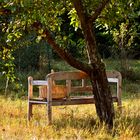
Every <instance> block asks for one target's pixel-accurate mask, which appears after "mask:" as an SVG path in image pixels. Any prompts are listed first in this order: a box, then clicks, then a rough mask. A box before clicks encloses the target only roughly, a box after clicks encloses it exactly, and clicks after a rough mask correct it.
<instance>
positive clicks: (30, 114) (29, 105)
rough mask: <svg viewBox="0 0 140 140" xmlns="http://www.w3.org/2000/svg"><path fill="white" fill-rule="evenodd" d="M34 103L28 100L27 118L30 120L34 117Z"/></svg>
mask: <svg viewBox="0 0 140 140" xmlns="http://www.w3.org/2000/svg"><path fill="white" fill-rule="evenodd" d="M32 106H33V105H32V103H30V102H29V101H28V113H27V120H28V121H30V118H31V117H32Z"/></svg>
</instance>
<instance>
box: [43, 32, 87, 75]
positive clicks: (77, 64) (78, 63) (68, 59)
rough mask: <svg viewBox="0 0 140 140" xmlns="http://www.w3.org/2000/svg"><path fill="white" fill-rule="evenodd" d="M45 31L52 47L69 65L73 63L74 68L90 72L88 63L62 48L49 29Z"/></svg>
mask: <svg viewBox="0 0 140 140" xmlns="http://www.w3.org/2000/svg"><path fill="white" fill-rule="evenodd" d="M44 33H45V35H46V39H47V42H48V43H49V44H50V45H51V47H52V48H53V49H54V50H55V51H56V52H57V54H58V55H59V56H60V57H61V58H62V59H64V60H65V61H66V62H67V63H68V64H69V65H71V66H72V67H74V68H77V69H79V70H82V71H84V72H86V73H88V72H89V70H90V66H89V65H88V64H86V63H83V62H81V61H78V60H77V59H75V58H74V57H73V56H72V55H71V54H70V53H68V52H66V51H64V49H62V48H61V47H60V46H59V45H58V44H56V42H55V40H54V39H53V38H52V35H51V34H50V32H49V31H48V30H47V29H46V30H45V32H44Z"/></svg>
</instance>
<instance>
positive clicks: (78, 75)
mask: <svg viewBox="0 0 140 140" xmlns="http://www.w3.org/2000/svg"><path fill="white" fill-rule="evenodd" d="M49 77H51V78H52V79H53V80H78V79H85V78H87V77H88V75H87V74H86V73H84V72H82V71H79V72H78V71H76V72H66V71H65V72H54V73H50V74H48V75H47V78H49Z"/></svg>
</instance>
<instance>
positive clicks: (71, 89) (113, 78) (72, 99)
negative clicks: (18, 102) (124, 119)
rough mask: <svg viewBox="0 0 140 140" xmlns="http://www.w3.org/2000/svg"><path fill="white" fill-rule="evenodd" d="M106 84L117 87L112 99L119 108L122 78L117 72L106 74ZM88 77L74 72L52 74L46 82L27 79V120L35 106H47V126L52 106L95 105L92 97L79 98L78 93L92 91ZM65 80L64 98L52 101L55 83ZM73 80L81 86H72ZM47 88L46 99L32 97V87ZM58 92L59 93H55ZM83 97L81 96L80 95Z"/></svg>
mask: <svg viewBox="0 0 140 140" xmlns="http://www.w3.org/2000/svg"><path fill="white" fill-rule="evenodd" d="M107 76H108V82H109V83H115V84H116V85H117V95H116V96H114V97H112V99H113V101H114V102H117V104H118V106H119V107H121V104H122V103H121V84H122V77H121V74H120V73H119V72H117V71H113V72H107ZM87 79H89V77H88V75H87V74H85V73H84V72H81V71H76V72H53V73H51V74H48V75H47V80H33V78H32V77H29V78H28V120H30V117H31V116H32V106H33V105H35V104H46V105H47V116H48V124H51V122H52V106H58V105H78V104H92V103H95V100H94V96H93V95H92V96H91V95H88V96H80V93H91V92H92V91H93V89H92V86H91V85H88V84H87ZM58 80H60V81H61V80H65V81H66V85H64V86H65V87H66V92H67V93H66V94H67V95H66V97H65V98H62V99H53V97H52V95H53V92H54V91H53V89H54V87H55V86H58V85H57V84H56V82H55V81H58ZM73 80H80V81H81V84H80V85H79V86H75V85H73V84H72V81H73ZM35 85H37V86H42V87H43V86H47V89H46V91H45V92H46V93H45V94H44V95H46V97H45V98H46V99H43V98H34V97H33V86H35ZM59 86H61V85H59ZM57 92H59V91H57ZM70 93H78V94H79V96H74V94H72V95H73V96H71V94H70ZM82 95H83V94H82Z"/></svg>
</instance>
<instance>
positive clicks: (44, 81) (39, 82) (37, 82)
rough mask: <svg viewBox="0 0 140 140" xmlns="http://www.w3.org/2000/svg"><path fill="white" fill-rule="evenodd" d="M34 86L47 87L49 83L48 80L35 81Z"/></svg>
mask: <svg viewBox="0 0 140 140" xmlns="http://www.w3.org/2000/svg"><path fill="white" fill-rule="evenodd" d="M32 85H36V86H40V85H41V86H45V85H48V81H46V80H33V82H32Z"/></svg>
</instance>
